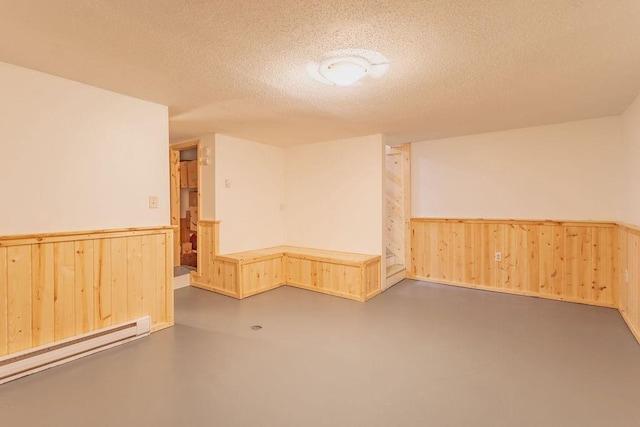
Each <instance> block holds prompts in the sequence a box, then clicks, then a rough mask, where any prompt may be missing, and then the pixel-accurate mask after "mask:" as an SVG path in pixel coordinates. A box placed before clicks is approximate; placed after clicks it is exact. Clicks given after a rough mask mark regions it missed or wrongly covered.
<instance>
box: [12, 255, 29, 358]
mask: <svg viewBox="0 0 640 427" xmlns="http://www.w3.org/2000/svg"><path fill="white" fill-rule="evenodd" d="M7 264H8V265H7V295H8V304H7V317H8V322H7V331H8V334H7V335H8V339H7V348H8V352H9V353H15V352H18V351H22V350H26V349H28V348H30V347H31V346H32V330H31V307H32V306H31V299H32V297H31V246H26V245H25V246H13V247H9V248H8V250H7Z"/></svg>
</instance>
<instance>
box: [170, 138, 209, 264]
mask: <svg viewBox="0 0 640 427" xmlns="http://www.w3.org/2000/svg"><path fill="white" fill-rule="evenodd" d="M191 148H195V149H196V150H197V152H198V157H197V162H198V163H197V166H198V215H200V212H201V211H200V151H201V150H200V148H201V144H200V140H199V139H196V140H193V141H186V142H180V143H177V144H171V145H169V181H170V182H169V186H170V191H169V198H170V199H169V200H170V202H169V206H170V212H171V225H172V226H174V235H173V266H174V267H178V266H179V265H180V152H181V151H183V150H189V149H191ZM199 268H200V266H198V269H199Z"/></svg>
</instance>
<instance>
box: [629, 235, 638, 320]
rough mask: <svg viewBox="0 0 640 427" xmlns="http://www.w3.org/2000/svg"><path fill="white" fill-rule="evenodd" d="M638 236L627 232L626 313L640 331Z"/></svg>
mask: <svg viewBox="0 0 640 427" xmlns="http://www.w3.org/2000/svg"><path fill="white" fill-rule="evenodd" d="M639 241H640V236H638V235H637V234H629V239H628V249H627V251H628V256H629V283H628V285H627V286H628V287H627V298H628V301H627V313H628V315H629V319H630V320H631V322H632V324H633V325H634V326H635V328H636V331H640V268H639V264H640V251H639V248H638V245H639V243H640V242H639Z"/></svg>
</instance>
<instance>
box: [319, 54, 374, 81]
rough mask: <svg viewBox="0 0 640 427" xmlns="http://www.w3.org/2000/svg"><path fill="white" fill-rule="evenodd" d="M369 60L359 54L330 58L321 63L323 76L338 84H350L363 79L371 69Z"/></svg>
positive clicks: (320, 70) (320, 69)
mask: <svg viewBox="0 0 640 427" xmlns="http://www.w3.org/2000/svg"><path fill="white" fill-rule="evenodd" d="M370 65H371V64H369V61H367V60H366V59H364V58H358V57H357V56H351V57H344V58H330V59H326V60H324V61H322V62H321V63H320V68H319V70H318V71H319V73H320V75H321V76H322V77H324V78H325V79H327V80H329V81H330V82H331V83H333V84H336V85H338V86H350V85H352V84H354V83H355V82H357V81H358V80H360V79H362V78H363V77H364V76H366V75H367V72H368V71H369V66H370Z"/></svg>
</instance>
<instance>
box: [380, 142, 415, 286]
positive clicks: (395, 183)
mask: <svg viewBox="0 0 640 427" xmlns="http://www.w3.org/2000/svg"><path fill="white" fill-rule="evenodd" d="M384 202H385V218H384V221H385V223H384V241H385V250H386V270H387V271H386V272H387V275H386V288H389V287H391V286H393V285H395V284H396V283H398V282H399V281H401V280H402V279H404V278H405V277H406V270H407V269H408V268H410V262H411V246H410V245H411V241H410V235H409V233H410V231H409V220H410V219H411V144H404V145H401V146H398V147H390V146H387V147H386V161H385V183H384ZM386 288H385V289H386Z"/></svg>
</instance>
